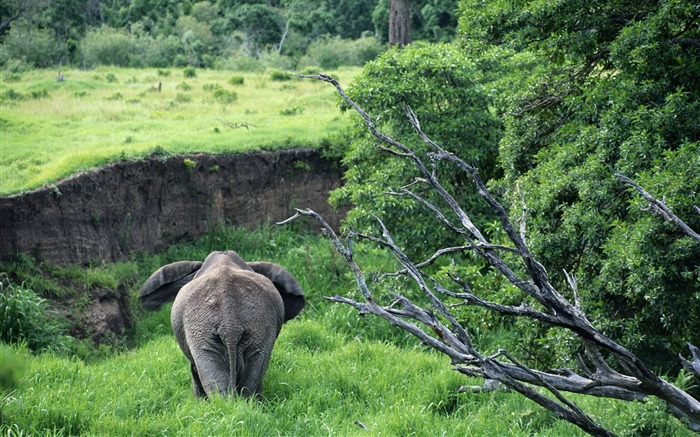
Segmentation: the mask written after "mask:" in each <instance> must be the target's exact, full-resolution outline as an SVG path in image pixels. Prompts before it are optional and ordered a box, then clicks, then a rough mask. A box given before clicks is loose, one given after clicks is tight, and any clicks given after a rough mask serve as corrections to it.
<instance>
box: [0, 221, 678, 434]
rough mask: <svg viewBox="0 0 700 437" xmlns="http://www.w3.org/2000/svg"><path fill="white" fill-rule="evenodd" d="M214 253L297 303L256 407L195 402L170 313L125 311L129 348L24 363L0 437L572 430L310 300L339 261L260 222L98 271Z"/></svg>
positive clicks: (614, 416)
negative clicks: (467, 389)
mask: <svg viewBox="0 0 700 437" xmlns="http://www.w3.org/2000/svg"><path fill="white" fill-rule="evenodd" d="M221 249H235V250H237V251H239V253H241V255H242V256H243V257H244V259H248V260H258V259H266V260H271V261H274V262H278V263H280V264H282V265H284V266H285V267H287V268H288V269H289V270H290V271H291V272H292V273H293V274H294V275H295V276H296V277H297V278H298V279H299V280H300V282H301V283H302V286H303V287H304V289H305V292H306V295H307V299H308V305H307V307H306V308H305V310H304V312H303V313H302V315H301V317H300V318H298V319H295V320H292V321H290V322H289V323H287V324H286V325H285V326H284V327H283V329H282V332H281V335H280V337H279V338H278V341H277V343H276V345H275V349H274V351H273V356H272V361H271V364H270V368H269V369H268V372H267V374H266V376H265V379H264V381H263V400H262V401H260V402H257V401H247V400H244V399H240V398H219V397H214V398H213V399H210V400H209V401H204V400H199V399H194V398H193V396H192V386H191V379H190V374H189V365H188V362H187V360H186V358H185V357H184V355H183V354H182V352H181V351H180V350H179V348H178V345H177V343H176V341H175V339H174V338H173V335H172V332H171V330H170V321H169V307H166V308H163V309H162V310H161V311H159V312H157V313H145V312H142V311H138V310H137V311H136V314H135V315H136V317H137V318H138V326H137V329H136V334H135V335H136V338H135V344H136V345H137V346H136V347H135V348H134V349H132V350H128V351H121V352H118V353H117V352H115V353H114V354H112V355H110V356H107V357H105V358H103V359H99V360H93V361H90V362H84V361H81V360H80V359H77V358H75V357H66V356H61V355H56V354H50V353H44V354H40V355H37V356H28V355H26V356H25V360H26V362H25V366H24V376H23V377H22V378H21V379H20V382H19V384H18V385H17V388H16V390H14V391H9V390H5V391H4V392H2V393H0V407H1V411H2V413H1V416H0V434H1V435H9V436H13V435H90V436H103V435H105V436H106V435H109V436H127V435H168V436H179V435H183V436H184V435H187V436H190V435H197V436H199V435H212V436H329V435H330V436H443V435H444V436H457V435H459V436H504V435H509V436H532V435H538V436H577V435H582V433H581V432H580V431H579V430H578V429H577V428H575V427H573V426H572V425H570V424H568V423H565V422H562V421H558V420H557V419H556V418H555V417H554V416H553V415H552V414H551V413H549V412H546V411H544V410H543V409H541V408H539V407H538V406H536V405H535V404H534V403H532V402H530V401H529V400H527V399H525V398H523V397H522V396H520V395H518V394H515V393H511V392H505V391H498V392H493V393H459V392H458V389H459V387H460V386H462V385H477V384H479V383H480V381H478V380H475V379H468V378H465V377H463V376H461V375H460V374H458V373H457V372H455V371H453V370H451V365H450V363H449V360H448V359H447V358H446V357H444V356H442V355H439V354H437V353H435V352H432V351H430V350H427V349H426V348H424V347H423V346H421V345H419V344H417V343H416V342H415V341H414V340H413V339H411V338H409V337H406V336H405V335H404V334H403V333H402V332H400V331H396V330H394V329H391V328H389V327H387V326H386V325H385V324H384V323H383V322H381V321H379V320H376V319H373V318H362V317H358V315H357V314H356V312H355V311H354V310H352V309H350V308H348V307H345V306H341V305H338V304H332V303H330V302H328V301H326V300H325V299H323V296H327V295H332V294H335V293H343V294H344V293H352V292H354V291H353V290H354V285H353V280H352V277H351V276H350V274H349V272H348V271H347V269H346V268H345V265H344V262H343V261H342V260H341V259H339V257H338V256H337V255H336V254H335V253H334V252H333V250H332V249H331V246H330V244H329V243H328V241H326V240H325V239H323V238H322V237H320V236H316V235H310V234H306V233H302V232H296V231H293V230H290V229H288V228H285V229H281V230H279V229H276V228H272V227H269V226H268V227H263V228H262V229H261V230H258V231H254V232H252V231H249V230H245V229H219V230H217V231H215V232H213V233H212V234H210V235H208V236H207V237H205V238H202V239H200V240H198V241H197V242H196V243H195V244H181V245H176V246H172V247H171V248H169V250H167V251H166V252H164V253H162V254H159V255H150V254H134V258H133V260H132V261H130V263H131V265H132V267H131V268H124V267H120V268H119V269H110V268H105V269H104V270H105V272H115V275H121V274H124V273H123V272H127V273H126V277H127V278H132V276H133V275H134V273H133V272H134V271H137V272H138V273H137V274H136V276H138V280H137V281H136V283H134V286H133V291H134V293H136V290H137V288H138V283H140V282H141V281H142V280H143V279H145V277H146V276H148V274H150V272H151V271H152V270H153V269H155V268H157V267H158V266H160V265H162V264H164V263H167V262H171V261H175V260H182V259H201V258H202V257H203V256H205V255H206V254H207V253H208V252H209V251H211V250H221ZM367 253H368V255H363V254H359V253H358V262H360V263H361V264H363V265H367V266H369V267H368V269H372V268H377V269H378V268H382V267H376V266H386V265H388V260H387V259H386V258H381V257H380V256H379V255H378V254H376V253H372V252H371V251H367ZM119 272H122V273H119ZM105 274H106V273H105ZM128 280H129V281H131V279H128ZM492 335H501V336H503V335H513V333H504V332H500V333H493V334H492ZM490 341H491V342H493V343H494V344H498V343H499V341H498V339H497V338H492V339H490ZM575 399H576V400H577V401H580V402H581V405H582V406H583V408H585V409H587V410H590V411H592V412H593V414H595V416H596V418H598V419H599V420H600V421H601V422H603V423H604V424H606V425H607V426H609V427H611V428H612V429H613V430H615V431H616V432H618V433H620V434H621V435H630V436H631V435H664V436H684V435H690V433H689V432H687V431H685V430H684V428H683V427H682V426H680V425H679V424H678V423H677V422H675V421H674V420H672V419H669V418H668V416H667V415H666V414H665V413H663V411H662V409H661V408H660V407H659V406H658V405H655V404H653V403H652V404H651V405H640V404H632V403H625V402H614V401H609V400H599V399H594V398H583V397H575Z"/></svg>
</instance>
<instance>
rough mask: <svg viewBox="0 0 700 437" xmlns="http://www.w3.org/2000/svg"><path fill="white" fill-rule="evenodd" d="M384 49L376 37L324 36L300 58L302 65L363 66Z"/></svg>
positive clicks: (328, 67) (329, 66)
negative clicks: (345, 37)
mask: <svg viewBox="0 0 700 437" xmlns="http://www.w3.org/2000/svg"><path fill="white" fill-rule="evenodd" d="M383 51H384V46H383V45H382V44H380V43H379V41H377V39H376V38H374V37H362V38H359V39H356V40H350V39H342V38H340V37H337V36H336V37H333V38H322V39H318V40H316V41H314V42H313V43H311V45H309V48H308V49H307V50H306V55H304V56H303V57H302V58H301V59H300V60H299V66H300V67H306V66H312V65H318V66H320V67H321V68H325V69H330V68H338V67H340V66H343V65H345V66H353V65H355V66H362V65H364V64H366V63H367V62H369V61H371V60H372V59H374V58H376V57H377V56H378V55H379V54H380V53H382V52H383Z"/></svg>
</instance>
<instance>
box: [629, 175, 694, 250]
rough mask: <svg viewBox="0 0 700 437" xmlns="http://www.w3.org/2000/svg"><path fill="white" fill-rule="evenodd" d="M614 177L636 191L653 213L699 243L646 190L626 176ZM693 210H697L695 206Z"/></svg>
mask: <svg viewBox="0 0 700 437" xmlns="http://www.w3.org/2000/svg"><path fill="white" fill-rule="evenodd" d="M616 176H617V178H618V179H619V180H621V181H622V182H624V183H626V184H628V185H631V186H632V187H633V188H634V189H635V190H637V191H638V192H639V194H641V195H642V197H644V200H646V201H647V202H649V206H650V207H651V210H652V211H653V212H655V213H656V214H658V215H660V216H661V217H663V218H665V219H666V220H668V221H669V222H671V223H673V224H674V225H676V226H678V227H679V228H681V229H682V230H683V232H685V234H686V235H688V236H689V237H690V238H693V239H695V240H697V241H700V234H698V233H697V232H695V231H694V230H693V229H691V228H690V226H688V225H687V224H685V222H684V221H683V220H681V219H679V218H678V217H677V216H676V215H675V214H674V213H672V212H671V210H670V209H668V207H667V206H666V204H665V203H663V202H662V201H660V200H658V199H656V198H655V197H654V196H652V195H651V194H649V193H647V192H646V190H644V188H642V187H641V186H639V185H638V184H637V183H636V182H635V181H633V180H632V179H630V178H628V177H627V176H625V175H623V174H620V173H616ZM695 208H696V209H697V206H696V207H695Z"/></svg>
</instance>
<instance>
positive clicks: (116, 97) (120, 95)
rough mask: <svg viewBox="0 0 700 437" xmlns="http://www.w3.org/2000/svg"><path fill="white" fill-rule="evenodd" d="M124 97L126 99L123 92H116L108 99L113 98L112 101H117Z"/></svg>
mask: <svg viewBox="0 0 700 437" xmlns="http://www.w3.org/2000/svg"><path fill="white" fill-rule="evenodd" d="M122 99H124V96H123V95H122V93H114V94H112V95H111V96H109V97H107V100H111V101H117V100H122Z"/></svg>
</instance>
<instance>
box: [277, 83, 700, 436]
mask: <svg viewBox="0 0 700 437" xmlns="http://www.w3.org/2000/svg"><path fill="white" fill-rule="evenodd" d="M306 77H309V78H313V79H318V80H322V81H325V82H328V83H330V84H332V85H333V86H335V88H336V89H337V91H338V93H339V94H340V96H341V97H342V98H343V99H344V100H345V101H346V102H347V103H348V104H349V105H350V106H351V107H352V108H354V109H355V110H356V111H357V112H358V114H359V115H360V116H361V117H362V118H363V119H364V121H365V123H366V125H367V127H368V129H369V130H370V131H371V132H372V134H373V135H374V136H375V137H376V138H377V139H378V140H379V144H378V146H377V147H379V148H380V149H382V150H384V151H385V152H386V153H390V154H393V155H396V156H399V157H402V158H405V159H408V160H411V161H412V162H413V164H414V165H415V166H416V168H417V169H418V171H419V173H420V177H419V178H417V180H416V181H415V182H413V183H411V184H410V185H408V186H406V187H403V188H401V189H399V190H398V191H392V192H390V193H388V194H389V195H392V196H407V197H409V198H411V199H414V200H415V201H416V202H418V203H420V204H422V205H423V206H424V207H425V208H428V210H430V211H432V212H433V213H434V215H435V218H436V220H437V221H438V222H439V223H441V224H442V225H443V226H446V227H447V228H448V229H449V230H451V231H452V232H454V233H455V234H457V235H458V236H460V237H461V238H463V239H464V241H465V244H464V246H460V247H456V248H444V249H440V250H439V251H437V252H436V253H435V254H434V255H433V256H431V257H430V258H429V259H428V260H426V261H424V262H421V263H415V262H413V261H412V260H410V259H409V257H408V256H407V255H406V254H405V253H404V252H403V251H402V249H401V248H400V247H399V246H398V245H397V244H396V243H395V242H394V240H393V239H392V236H391V233H390V232H389V230H388V229H387V228H386V227H385V226H384V223H383V222H382V221H381V220H380V219H379V218H376V220H377V222H378V224H379V225H380V228H381V229H382V235H381V236H379V237H377V236H372V235H363V234H358V233H354V232H352V231H351V232H349V233H348V235H346V236H345V237H344V238H343V240H341V238H340V237H339V236H338V235H337V234H336V233H335V232H334V231H333V229H331V227H330V226H329V225H328V223H327V222H326V221H325V220H324V219H323V218H322V217H321V216H319V215H318V214H317V213H315V212H314V211H311V210H297V213H296V214H295V215H294V216H293V217H290V218H289V219H287V220H286V221H284V222H282V223H288V222H290V221H292V220H295V219H296V218H298V217H301V216H311V217H314V218H315V219H317V220H318V221H319V222H320V223H321V225H322V226H323V228H324V230H325V232H326V233H327V235H328V236H329V238H330V239H331V240H332V242H333V244H334V245H335V248H336V249H337V250H338V252H340V253H341V254H342V255H343V256H344V258H345V260H346V261H347V263H348V265H349V266H350V268H351V269H352V272H353V273H354V276H355V278H356V281H357V285H358V288H359V290H360V292H361V293H362V299H361V300H355V299H353V298H351V297H348V296H340V295H336V296H334V297H330V298H328V299H329V300H331V301H333V302H340V303H343V304H347V305H350V306H352V307H354V308H356V309H357V310H358V311H359V312H360V313H361V314H374V315H376V316H379V317H381V318H383V319H385V320H386V321H388V322H389V323H391V324H393V325H396V326H399V327H400V328H402V329H404V330H406V331H408V332H410V333H411V334H413V335H414V336H415V337H417V338H418V339H419V340H420V341H422V342H423V343H424V344H426V345H428V346H430V347H431V348H433V349H435V350H437V351H439V352H441V353H443V354H445V355H447V356H448V357H450V358H451V361H452V364H453V365H454V368H455V370H457V371H458V372H461V373H462V374H464V375H467V376H471V377H481V378H484V379H485V380H486V381H487V382H488V381H497V382H498V383H501V384H503V385H505V386H506V387H508V388H510V389H512V390H515V391H517V392H518V393H520V394H522V395H524V396H526V397H528V398H529V399H531V400H533V401H534V402H536V403H538V404H539V405H541V406H542V407H544V408H546V409H547V410H549V411H551V412H553V413H554V414H556V416H558V417H559V418H561V419H564V420H567V421H569V422H571V423H573V424H575V425H576V426H578V427H579V428H581V429H582V430H584V431H586V432H587V433H589V434H592V435H599V436H611V435H614V434H613V433H612V432H611V431H609V430H607V429H606V428H604V427H603V426H601V425H600V424H598V423H597V422H596V421H595V420H594V419H593V418H592V417H591V416H589V415H588V414H586V412H584V411H583V410H581V409H580V408H579V407H578V406H577V405H576V404H575V403H574V402H572V401H571V400H570V399H568V398H567V397H566V396H565V395H564V392H571V393H580V394H586V395H591V396H599V397H603V398H614V399H622V400H627V401H632V400H645V399H647V398H649V397H651V396H654V397H656V398H658V399H660V400H662V401H663V402H664V403H665V404H666V406H667V407H668V411H669V412H670V413H671V414H673V415H674V416H676V417H677V418H679V419H680V420H682V421H683V423H684V424H685V425H686V426H687V427H688V428H689V429H691V430H693V431H695V432H700V401H699V400H698V399H696V398H694V397H693V396H691V395H690V394H689V393H687V392H686V391H684V390H682V389H680V388H678V387H676V386H675V385H673V384H671V383H669V382H667V381H665V380H664V379H662V378H661V377H659V376H658V375H657V374H656V373H655V372H654V371H652V370H651V369H650V368H649V367H648V366H647V365H646V364H645V363H644V362H642V360H640V359H639V358H638V357H637V356H636V355H635V354H634V353H632V352H631V351H629V350H628V349H627V348H625V347H624V346H623V345H621V344H620V343H618V342H616V341H615V340H614V339H612V338H609V337H607V336H605V335H604V334H603V333H601V332H600V331H599V330H598V329H596V327H595V326H593V324H592V323H591V322H590V321H589V320H588V317H587V316H586V313H585V312H584V309H583V307H582V305H581V300H580V298H579V294H578V288H577V287H578V286H577V284H576V280H575V278H574V277H573V276H572V275H569V274H566V277H567V279H568V282H569V285H570V287H571V290H570V291H569V295H570V296H571V297H572V300H573V301H572V300H570V299H569V298H567V297H565V296H564V293H562V292H561V291H560V290H557V289H556V288H555V286H554V285H553V284H552V283H551V282H550V280H549V276H548V274H547V271H546V270H545V268H544V266H543V265H542V264H540V263H539V262H538V261H537V260H536V259H535V258H534V256H533V255H532V254H531V252H530V249H529V247H528V245H527V243H526V240H525V225H524V221H523V222H522V223H521V225H520V226H519V228H518V229H516V227H515V226H514V225H513V223H512V222H511V221H510V219H509V217H508V214H507V213H506V210H505V208H504V207H503V206H502V205H501V204H500V203H499V202H498V201H497V200H496V199H495V198H494V197H493V196H492V195H491V193H490V192H489V190H488V189H487V187H486V185H485V184H484V182H483V181H482V180H481V178H480V176H479V173H478V171H477V169H476V168H474V167H472V166H471V165H469V164H467V163H466V162H464V161H463V160H462V159H460V158H459V157H458V156H456V155H454V154H453V153H450V152H448V151H446V150H445V149H443V148H442V147H441V146H440V145H438V144H436V143H434V142H433V141H432V140H431V139H430V138H429V137H427V136H426V135H425V134H424V133H423V131H422V130H421V127H420V123H419V121H418V118H417V117H416V115H415V114H414V113H413V111H412V110H411V108H408V107H407V108H405V109H406V115H407V119H408V121H409V122H410V123H411V124H412V126H413V128H414V129H415V131H416V132H417V134H418V135H419V136H420V138H421V139H422V140H423V141H424V142H425V143H426V144H427V145H428V146H429V148H430V152H429V154H428V155H427V159H428V160H429V162H427V163H426V162H425V161H424V159H422V158H421V157H419V156H418V155H417V154H416V153H414V151H412V150H411V149H410V148H409V147H407V146H405V145H404V144H402V143H401V142H399V141H397V140H395V139H393V138H390V137H389V136H387V135H385V134H384V133H382V132H380V131H379V130H378V129H377V128H376V126H375V125H374V123H373V121H372V119H371V118H370V116H369V115H368V114H367V113H365V112H364V111H363V110H362V108H360V107H359V106H358V105H357V104H356V103H355V102H354V101H352V99H350V98H349V97H348V96H347V95H346V94H345V92H344V90H343V89H342V87H341V86H340V84H339V83H338V82H337V81H336V80H335V79H333V78H332V77H330V76H328V75H325V74H319V75H316V76H306ZM438 162H447V163H449V164H451V165H454V166H456V167H457V168H458V169H459V170H461V171H463V172H464V173H465V174H466V175H468V176H469V177H470V178H471V180H472V181H473V183H474V186H475V189H476V190H477V191H478V193H479V194H480V196H481V197H482V198H483V200H484V201H485V202H486V203H487V204H488V205H489V206H490V208H491V210H492V211H493V212H494V213H495V215H496V216H497V217H498V220H499V221H500V224H501V226H502V227H503V229H504V230H505V232H506V234H507V236H508V239H509V240H510V243H511V244H512V245H509V246H503V245H495V244H492V243H491V242H490V241H489V240H488V239H487V238H486V237H485V234H484V233H483V232H482V231H481V230H480V229H479V228H478V227H477V226H475V225H474V223H473V221H472V220H471V218H470V217H469V214H468V213H467V211H464V210H463V208H462V207H461V206H460V204H459V203H458V202H457V200H456V199H455V198H454V197H453V196H452V195H451V194H450V193H449V192H448V190H446V189H445V188H444V187H443V185H442V184H441V183H440V181H439V180H438V177H437V175H436V173H437V172H436V171H435V167H436V165H437V163H438ZM619 179H620V180H621V181H622V182H623V183H627V184H630V185H631V186H633V187H634V188H635V189H637V190H638V191H639V192H640V193H641V194H642V195H643V196H644V197H645V198H646V199H647V201H648V202H649V203H650V205H651V209H652V210H653V211H657V212H659V213H661V214H662V215H664V217H666V218H667V219H669V220H671V221H672V222H674V223H676V224H677V225H679V226H680V227H681V228H682V229H683V230H684V231H685V232H686V233H687V234H688V235H689V236H690V237H691V238H698V237H697V233H694V231H692V230H691V229H690V228H689V227H688V226H687V225H685V223H683V221H682V220H680V219H679V218H678V217H676V216H675V215H673V213H671V212H670V211H669V210H668V208H666V206H665V205H664V204H663V202H660V201H658V200H657V199H655V198H653V197H652V196H650V195H648V193H646V192H645V191H644V190H643V189H642V188H641V187H639V186H638V185H637V184H635V183H634V182H633V181H631V180H630V179H628V178H626V177H624V176H622V175H620V176H619ZM415 184H423V185H425V186H427V187H428V189H430V190H434V191H435V192H437V193H438V194H439V197H440V198H441V199H442V201H444V202H445V205H446V208H447V209H448V210H449V211H451V213H452V214H451V215H454V217H456V220H450V219H448V218H447V217H448V215H447V214H445V213H443V211H442V210H441V209H440V207H438V206H437V205H435V204H434V203H431V202H429V201H428V200H426V199H425V198H424V197H422V196H420V195H419V194H417V193H416V192H415V191H412V187H413V186H414V185H415ZM353 239H365V240H370V241H372V242H374V243H376V244H379V245H380V246H383V247H385V248H386V249H388V250H389V251H390V252H391V253H392V254H393V256H394V257H395V258H396V259H397V260H398V262H399V263H400V265H401V266H402V269H401V270H400V271H399V272H396V274H400V275H405V276H407V277H409V278H411V279H412V280H413V281H414V282H415V284H416V285H417V286H418V287H419V288H420V290H421V292H422V293H423V294H424V295H425V297H426V298H427V301H428V302H429V305H426V307H425V308H424V307H421V306H419V305H416V304H415V303H414V302H412V301H411V300H410V299H408V298H407V297H405V296H403V295H401V294H398V293H396V294H394V295H393V301H392V302H390V303H389V304H388V305H383V304H382V303H380V302H378V301H377V300H376V299H375V297H374V295H373V294H372V291H371V290H370V288H369V286H368V284H367V281H366V280H365V275H364V273H363V271H362V269H361V268H360V266H359V265H357V263H356V262H355V261H354V259H353V252H352V245H351V241H352V240H353ZM464 250H470V251H472V252H473V253H475V254H476V255H478V256H480V257H482V258H483V259H484V260H486V261H487V262H488V264H489V265H490V266H491V267H492V268H494V269H495V270H496V271H497V272H499V273H500V274H501V275H503V276H504V277H505V278H506V279H507V280H508V281H509V282H510V283H511V284H513V285H514V286H515V287H517V288H518V289H519V290H520V291H521V292H522V295H523V300H522V303H520V305H505V304H501V303H498V302H495V301H491V300H489V299H487V298H484V297H482V296H480V295H479V294H478V291H475V290H472V289H471V287H470V286H469V284H467V283H466V282H465V281H463V280H462V279H460V278H459V277H458V276H457V275H455V274H450V275H448V276H449V280H450V281H451V283H453V284H454V285H455V287H456V288H454V287H450V288H452V289H453V290H454V289H457V290H458V291H456V292H455V291H451V290H448V287H446V286H444V285H441V283H440V281H439V280H438V278H436V277H433V276H431V274H430V273H428V272H427V271H426V269H425V268H424V267H425V266H428V265H430V264H432V263H433V262H434V261H435V260H436V259H438V258H439V257H441V256H445V255H449V254H450V253H453V252H457V251H460V252H461V251H464ZM506 252H507V253H511V254H515V255H516V257H517V260H516V261H511V260H512V259H513V258H512V257H504V256H503V254H504V253H506ZM518 272H524V273H518ZM448 301H449V302H450V303H455V302H454V301H456V303H460V304H462V305H468V306H475V307H481V308H486V309H488V310H491V311H494V312H496V313H498V314H500V315H505V316H512V317H525V318H529V319H533V320H535V321H537V322H540V323H543V324H546V325H549V326H553V327H558V328H560V329H565V330H568V331H570V332H571V333H573V334H575V335H576V336H577V337H578V339H580V341H581V343H582V346H583V350H584V351H585V354H584V355H583V356H581V357H579V360H578V364H579V365H578V367H579V368H580V370H579V371H578V373H577V372H575V371H573V370H570V369H561V370H557V371H543V370H538V369H534V368H531V367H529V366H528V365H527V364H525V363H523V362H521V361H519V360H518V359H516V358H515V357H514V356H513V355H512V354H511V353H509V352H508V351H506V350H503V349H501V350H498V352H497V353H495V354H490V355H488V354H485V353H484V352H483V351H481V350H479V349H478V348H477V347H476V346H475V345H474V342H473V341H472V335H471V334H470V330H469V327H468V326H462V325H461V324H460V322H459V321H458V320H457V318H456V317H455V316H454V315H453V313H452V312H451V310H450V306H449V305H448V303H446V302H448ZM429 333H430V334H429ZM689 347H690V350H691V359H690V360H686V359H685V358H683V357H682V356H681V357H680V358H681V360H682V364H683V365H684V367H685V368H686V369H688V370H689V371H690V372H691V373H692V374H694V375H695V376H696V377H700V357H699V356H698V352H697V349H696V348H695V347H694V346H692V345H690V344H689ZM609 363H610V364H609ZM485 387H486V385H485ZM538 388H539V389H538ZM542 389H544V390H542Z"/></svg>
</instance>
